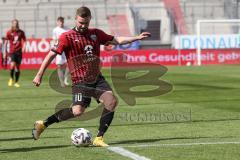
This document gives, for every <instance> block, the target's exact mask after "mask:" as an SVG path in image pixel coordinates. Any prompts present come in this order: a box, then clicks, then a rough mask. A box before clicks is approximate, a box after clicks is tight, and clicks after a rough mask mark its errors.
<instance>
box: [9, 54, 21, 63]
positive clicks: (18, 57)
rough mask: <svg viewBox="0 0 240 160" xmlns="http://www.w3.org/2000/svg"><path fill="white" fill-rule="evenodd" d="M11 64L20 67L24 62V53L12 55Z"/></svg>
mask: <svg viewBox="0 0 240 160" xmlns="http://www.w3.org/2000/svg"><path fill="white" fill-rule="evenodd" d="M10 58H11V62H15V63H16V64H17V65H20V64H21V62H22V51H21V50H20V51H16V52H14V53H12V54H11V55H10Z"/></svg>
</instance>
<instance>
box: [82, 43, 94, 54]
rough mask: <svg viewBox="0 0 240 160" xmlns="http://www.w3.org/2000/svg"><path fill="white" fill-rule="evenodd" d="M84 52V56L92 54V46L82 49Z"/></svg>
mask: <svg viewBox="0 0 240 160" xmlns="http://www.w3.org/2000/svg"><path fill="white" fill-rule="evenodd" d="M84 51H85V53H86V54H88V55H91V54H93V46H92V45H86V46H85V47H84Z"/></svg>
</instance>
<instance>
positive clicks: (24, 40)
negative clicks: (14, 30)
mask: <svg viewBox="0 0 240 160" xmlns="http://www.w3.org/2000/svg"><path fill="white" fill-rule="evenodd" d="M26 40H27V39H26V36H25V33H24V32H23V37H22V40H21V43H22V52H25V49H26V48H25V47H26Z"/></svg>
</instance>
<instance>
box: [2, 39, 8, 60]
mask: <svg viewBox="0 0 240 160" xmlns="http://www.w3.org/2000/svg"><path fill="white" fill-rule="evenodd" d="M7 43H8V40H5V41H4V43H3V59H6V57H7Z"/></svg>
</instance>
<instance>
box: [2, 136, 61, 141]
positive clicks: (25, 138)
mask: <svg viewBox="0 0 240 160" xmlns="http://www.w3.org/2000/svg"><path fill="white" fill-rule="evenodd" d="M42 138H43V139H47V138H51V139H52V138H60V136H54V137H42ZM21 140H33V138H32V137H17V138H0V142H8V141H21Z"/></svg>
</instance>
